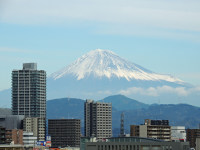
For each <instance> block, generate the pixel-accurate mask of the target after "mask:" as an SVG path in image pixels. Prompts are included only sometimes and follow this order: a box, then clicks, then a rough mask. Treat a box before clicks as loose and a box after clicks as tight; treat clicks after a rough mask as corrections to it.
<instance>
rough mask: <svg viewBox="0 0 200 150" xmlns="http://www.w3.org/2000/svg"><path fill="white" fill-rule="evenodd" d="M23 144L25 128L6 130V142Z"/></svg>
mask: <svg viewBox="0 0 200 150" xmlns="http://www.w3.org/2000/svg"><path fill="white" fill-rule="evenodd" d="M11 143H12V144H21V145H23V144H24V143H23V130H22V129H12V130H6V144H11Z"/></svg>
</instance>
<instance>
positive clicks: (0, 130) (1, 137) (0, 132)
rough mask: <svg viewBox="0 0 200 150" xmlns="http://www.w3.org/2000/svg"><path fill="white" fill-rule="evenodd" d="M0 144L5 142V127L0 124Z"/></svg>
mask: <svg viewBox="0 0 200 150" xmlns="http://www.w3.org/2000/svg"><path fill="white" fill-rule="evenodd" d="M0 144H6V128H5V127H2V126H0Z"/></svg>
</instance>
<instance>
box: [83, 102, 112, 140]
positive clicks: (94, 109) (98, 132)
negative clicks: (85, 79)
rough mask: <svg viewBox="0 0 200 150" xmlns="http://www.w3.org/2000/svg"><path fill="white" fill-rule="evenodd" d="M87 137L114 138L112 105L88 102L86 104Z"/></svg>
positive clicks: (85, 129)
mask: <svg viewBox="0 0 200 150" xmlns="http://www.w3.org/2000/svg"><path fill="white" fill-rule="evenodd" d="M84 120H85V126H84V131H85V136H86V137H92V136H93V137H96V138H97V139H102V138H109V137H111V136H112V104H111V103H104V102H94V101H93V100H86V102H85V104H84Z"/></svg>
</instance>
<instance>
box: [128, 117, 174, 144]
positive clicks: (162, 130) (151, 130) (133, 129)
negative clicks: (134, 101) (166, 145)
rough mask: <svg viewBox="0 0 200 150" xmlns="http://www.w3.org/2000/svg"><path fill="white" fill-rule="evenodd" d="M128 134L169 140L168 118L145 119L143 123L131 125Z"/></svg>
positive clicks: (169, 127)
mask: <svg viewBox="0 0 200 150" xmlns="http://www.w3.org/2000/svg"><path fill="white" fill-rule="evenodd" d="M130 136H137V137H144V138H153V139H160V140H164V141H171V126H169V122H168V120H150V119H146V120H145V123H144V124H143V125H131V126H130Z"/></svg>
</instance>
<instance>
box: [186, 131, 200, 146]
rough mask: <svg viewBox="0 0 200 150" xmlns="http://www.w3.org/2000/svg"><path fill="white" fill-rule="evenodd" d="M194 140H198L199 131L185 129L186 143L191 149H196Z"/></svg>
mask: <svg viewBox="0 0 200 150" xmlns="http://www.w3.org/2000/svg"><path fill="white" fill-rule="evenodd" d="M196 138H200V129H187V130H186V141H188V142H189V143H190V147H191V148H195V147H196Z"/></svg>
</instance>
